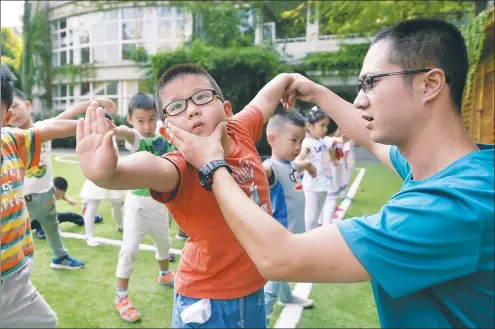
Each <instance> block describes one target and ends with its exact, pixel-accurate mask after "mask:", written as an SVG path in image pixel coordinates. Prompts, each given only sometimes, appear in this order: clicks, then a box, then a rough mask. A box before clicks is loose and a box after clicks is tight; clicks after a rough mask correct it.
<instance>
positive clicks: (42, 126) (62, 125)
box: [36, 119, 77, 143]
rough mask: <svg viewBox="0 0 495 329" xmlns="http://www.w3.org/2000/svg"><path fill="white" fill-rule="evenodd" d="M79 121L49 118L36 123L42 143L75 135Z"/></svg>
mask: <svg viewBox="0 0 495 329" xmlns="http://www.w3.org/2000/svg"><path fill="white" fill-rule="evenodd" d="M76 126H77V121H75V120H56V119H48V120H44V121H41V122H40V123H39V124H37V125H36V129H37V130H38V131H39V134H40V140H41V142H42V143H44V142H46V141H50V140H52V139H57V138H64V137H70V136H74V135H75V134H76Z"/></svg>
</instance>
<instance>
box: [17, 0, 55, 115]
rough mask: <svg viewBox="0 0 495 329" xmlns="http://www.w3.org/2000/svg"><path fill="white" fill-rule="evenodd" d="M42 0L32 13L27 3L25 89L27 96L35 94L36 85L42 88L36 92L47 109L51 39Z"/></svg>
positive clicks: (51, 69)
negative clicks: (42, 8) (41, 4)
mask: <svg viewBox="0 0 495 329" xmlns="http://www.w3.org/2000/svg"><path fill="white" fill-rule="evenodd" d="M39 5H40V3H39V1H37V2H36V6H37V7H36V10H35V12H34V14H33V15H32V16H31V3H30V2H28V1H25V2H24V15H23V33H22V34H23V39H24V52H23V56H22V67H21V74H22V90H23V92H24V93H25V94H26V96H27V97H28V98H32V97H33V94H32V93H33V87H34V86H37V87H38V88H39V94H38V95H37V96H38V97H39V98H40V100H41V102H42V104H43V107H44V108H47V109H51V108H52V78H53V68H52V38H51V28H50V23H49V20H48V12H47V11H46V10H40V8H39Z"/></svg>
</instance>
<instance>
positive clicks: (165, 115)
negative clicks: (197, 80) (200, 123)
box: [162, 89, 223, 120]
mask: <svg viewBox="0 0 495 329" xmlns="http://www.w3.org/2000/svg"><path fill="white" fill-rule="evenodd" d="M205 90H208V91H211V92H212V93H213V98H212V99H211V101H208V102H206V103H203V104H197V103H196V102H195V101H194V100H193V97H194V95H196V94H198V93H200V92H202V91H205ZM215 98H218V99H219V100H221V101H222V102H223V99H222V98H221V97H220V95H218V93H217V92H216V91H215V89H201V90H198V91H197V92H195V93H194V94H192V95H191V96H190V97H188V98H179V99H176V100H174V101H172V102H170V103H168V104H167V105H165V106H164V107H163V117H162V120H164V119H165V118H167V117H169V116H170V117H175V116H177V115H180V114H182V113H184V111H185V110H187V103H188V101H189V100H190V101H191V102H193V104H194V105H196V106H201V105H206V104H209V103H211V102H213V101H214V100H215ZM177 101H185V102H186V106H184V109H183V110H182V111H180V112H179V113H177V114H170V113H168V112H167V111H166V110H165V109H166V108H167V106H169V105H170V104H172V103H175V102H177Z"/></svg>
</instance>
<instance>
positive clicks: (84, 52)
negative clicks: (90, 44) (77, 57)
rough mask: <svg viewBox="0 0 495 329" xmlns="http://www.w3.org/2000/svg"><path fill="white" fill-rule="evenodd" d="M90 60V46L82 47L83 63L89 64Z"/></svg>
mask: <svg viewBox="0 0 495 329" xmlns="http://www.w3.org/2000/svg"><path fill="white" fill-rule="evenodd" d="M89 62H90V53H89V48H81V64H87V63H89Z"/></svg>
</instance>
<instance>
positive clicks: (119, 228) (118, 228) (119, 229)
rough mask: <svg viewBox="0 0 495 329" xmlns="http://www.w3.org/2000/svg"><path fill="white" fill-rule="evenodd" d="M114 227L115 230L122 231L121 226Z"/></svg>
mask: <svg viewBox="0 0 495 329" xmlns="http://www.w3.org/2000/svg"><path fill="white" fill-rule="evenodd" d="M115 229H116V230H117V232H124V228H123V227H119V226H116V227H115Z"/></svg>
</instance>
